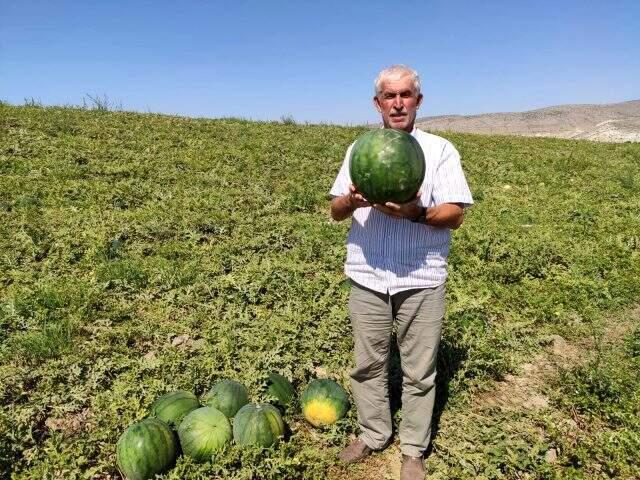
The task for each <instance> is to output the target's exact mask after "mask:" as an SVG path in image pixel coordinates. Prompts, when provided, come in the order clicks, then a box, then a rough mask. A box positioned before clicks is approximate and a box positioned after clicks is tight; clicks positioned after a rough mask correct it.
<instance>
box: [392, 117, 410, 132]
mask: <svg viewBox="0 0 640 480" xmlns="http://www.w3.org/2000/svg"><path fill="white" fill-rule="evenodd" d="M408 126H409V120H408V119H407V118H406V117H402V118H398V119H393V118H391V119H389V128H394V129H396V130H406V129H407V127H408Z"/></svg>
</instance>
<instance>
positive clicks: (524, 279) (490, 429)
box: [0, 103, 640, 479]
mask: <svg viewBox="0 0 640 480" xmlns="http://www.w3.org/2000/svg"><path fill="white" fill-rule="evenodd" d="M363 131H364V129H362V128H344V127H337V126H330V125H320V126H311V125H301V124H297V123H295V121H293V119H292V118H291V119H290V120H289V118H283V119H282V121H281V122H251V121H246V120H240V119H222V120H204V119H198V120H195V119H186V118H180V117H171V116H162V115H153V114H146V115H143V114H133V113H128V112H120V111H116V112H110V111H107V110H106V109H101V108H95V109H92V110H86V109H85V110H83V109H73V108H42V107H40V106H38V105H37V104H36V103H34V104H32V105H31V104H28V105H26V106H24V107H13V106H10V105H7V104H0V405H1V407H0V478H16V479H21V478H92V477H93V478H110V477H113V476H116V475H117V472H116V467H115V443H116V441H117V438H118V436H119V435H120V434H121V433H122V431H124V429H125V428H126V426H127V425H129V424H130V423H131V422H133V421H135V420H138V419H141V418H143V417H144V416H145V415H146V414H147V412H148V407H149V406H150V405H151V403H152V402H153V400H154V399H155V398H157V397H158V396H159V395H161V394H163V393H166V392H168V391H170V390H172V389H178V388H181V389H186V390H191V391H194V392H195V393H196V394H198V395H201V394H203V393H204V392H206V391H207V390H208V389H209V388H210V386H211V385H212V383H213V382H214V381H215V380H217V379H220V378H235V379H237V380H239V381H241V382H242V383H244V384H245V385H246V386H247V387H248V389H249V391H250V393H251V396H252V398H253V399H254V400H260V399H264V398H267V397H266V395H267V394H266V391H265V385H266V380H267V374H268V372H270V371H278V372H280V373H282V374H285V375H286V376H288V377H289V378H291V379H293V380H294V383H295V384H296V386H297V387H298V389H300V388H301V387H303V386H304V385H305V384H306V383H307V382H308V381H309V380H310V379H311V378H315V377H316V376H317V375H318V372H321V373H325V372H326V375H328V376H329V377H331V378H334V379H336V380H338V381H339V382H340V383H342V384H343V385H345V386H346V387H348V380H347V378H348V372H349V369H350V368H351V364H352V348H353V345H352V340H351V336H350V335H351V332H350V328H349V322H348V316H347V311H346V304H347V294H348V288H347V287H346V283H345V281H344V278H343V274H342V263H343V260H344V255H345V250H344V240H345V237H346V233H347V229H348V224H347V223H341V224H336V223H334V222H332V221H331V220H330V219H329V215H328V201H327V193H328V191H329V189H330V186H331V183H332V181H333V178H334V176H335V175H336V173H337V171H338V168H339V165H340V162H341V160H342V157H343V155H344V151H345V150H346V147H347V146H348V145H349V143H350V142H352V141H353V140H354V138H355V137H356V136H357V135H359V134H360V133H362V132H363ZM447 137H448V138H449V139H450V140H451V141H452V142H453V143H454V144H455V145H456V147H457V148H458V149H459V150H460V152H461V154H462V157H463V163H464V167H465V171H466V172H467V177H468V180H469V183H470V186H471V189H472V191H473V193H474V198H475V200H476V205H475V206H474V207H473V208H472V209H471V210H469V212H468V214H467V217H466V220H465V224H464V225H463V227H462V228H461V229H460V230H458V231H456V232H455V234H454V244H453V248H452V252H451V256H450V278H449V283H448V313H447V318H446V324H445V330H444V339H443V347H442V351H441V355H440V361H439V372H440V374H439V378H438V382H439V394H438V411H437V418H438V425H437V434H436V436H435V439H434V451H433V454H432V456H431V457H430V459H429V462H428V467H429V470H430V473H431V475H432V476H434V478H634V476H638V475H639V474H638V472H637V467H636V465H638V464H639V463H640V462H639V459H638V454H637V453H636V452H638V451H639V450H638V448H636V447H637V445H638V438H639V436H640V426H639V425H638V422H637V418H638V415H637V414H638V411H637V405H638V401H637V400H638V399H637V393H636V392H637V391H639V390H640V389H639V388H638V386H639V385H638V379H637V377H636V376H634V372H637V371H638V370H637V351H638V346H637V333H630V334H629V335H630V336H629V337H628V339H627V340H626V342H627V343H626V344H625V345H627V346H625V347H624V348H623V347H621V346H619V345H618V346H611V347H610V348H607V349H603V350H602V352H601V354H600V355H599V356H598V358H597V360H593V361H592V362H590V363H586V364H583V365H579V366H576V367H575V368H568V369H567V371H566V372H563V373H562V375H561V376H560V377H558V378H559V380H558V383H557V384H554V383H552V382H550V383H549V388H550V392H548V393H549V396H550V398H551V408H550V410H546V411H543V412H542V413H540V412H537V413H535V412H534V413H532V412H530V411H526V410H522V411H518V410H516V411H507V412H505V411H502V410H497V409H491V408H484V407H482V406H479V405H475V404H474V401H475V399H476V398H477V394H478V392H482V391H486V390H487V389H491V388H492V386H493V385H494V382H495V381H497V380H500V379H502V378H503V377H504V376H505V375H507V374H513V373H515V372H517V371H518V368H519V366H520V365H521V364H522V363H523V362H525V361H526V360H527V359H529V358H531V356H532V355H534V354H536V353H537V352H540V351H542V350H544V348H545V345H546V343H545V342H547V340H546V339H548V337H549V335H552V334H555V335H561V336H563V337H564V338H566V339H568V340H575V341H579V340H580V339H584V338H592V337H594V335H596V336H597V332H598V331H601V332H605V335H606V330H602V328H600V327H601V325H603V323H602V320H603V318H606V317H609V316H611V315H614V316H615V315H619V314H621V312H624V311H626V310H625V309H626V308H628V307H629V306H630V305H632V304H633V303H634V302H637V299H638V296H639V294H640V261H639V260H640V242H639V241H638V233H637V232H638V231H640V216H639V215H638V212H639V211H640V145H637V144H617V145H608V144H596V143H589V142H580V141H569V140H555V139H527V138H516V137H488V136H474V135H459V134H451V135H447ZM632 322H637V318H635V319H633V320H632ZM182 334H187V335H189V336H190V337H191V339H192V340H193V342H190V343H189V342H187V343H186V344H183V345H181V346H179V347H174V346H172V339H173V338H174V337H175V336H177V335H182ZM603 379H606V380H603ZM634 402H635V403H634ZM399 414H400V413H398V415H399ZM554 415H559V416H561V418H565V417H567V418H569V419H574V418H577V419H578V421H576V420H574V421H575V422H576V425H577V428H573V427H571V428H572V430H571V432H573V433H572V434H571V435H568V434H567V432H566V431H565V430H563V428H564V427H562V425H564V424H563V423H561V422H557V421H555V420H556V417H554ZM63 419H67V420H68V421H69V422H70V423H69V425H74V427H73V428H71V427H69V426H67V427H66V428H63V427H60V428H57V427H56V428H54V427H53V426H55V425H65V424H64V423H61V422H62V420H63ZM74 419H77V420H78V421H77V422H75V423H74V422H73V421H72V420H74ZM80 419H81V421H80ZM286 421H287V423H288V424H289V426H290V428H291V430H292V435H291V438H290V439H289V441H287V442H284V443H282V444H281V445H280V446H279V447H278V448H275V449H272V450H267V451H265V452H259V451H241V450H239V449H237V448H236V447H230V448H229V449H228V451H225V452H224V453H223V454H221V455H220V456H219V458H217V459H216V462H214V463H210V464H204V465H194V464H192V463H191V462H190V461H189V460H188V459H180V460H179V461H178V464H177V465H176V467H175V468H174V469H173V470H172V471H171V472H170V473H169V474H168V475H167V478H174V479H177V478H185V479H198V478H211V477H213V478H236V479H241V478H274V479H275V478H291V479H293V478H302V477H304V478H325V476H326V474H327V472H332V471H334V469H335V468H336V467H335V466H334V463H335V460H334V456H335V453H336V452H337V450H338V449H339V447H340V446H342V445H344V443H345V442H346V441H347V437H348V435H349V434H350V433H353V432H355V429H356V421H355V412H354V411H353V409H352V410H351V411H350V413H349V415H348V416H347V418H346V419H345V420H344V421H342V422H341V423H340V424H339V425H337V426H335V427H334V428H332V429H329V430H326V431H318V430H314V429H312V428H310V427H308V426H307V425H306V424H305V422H304V421H302V419H301V416H300V414H299V412H298V411H297V410H296V409H293V410H292V411H290V412H288V413H287V415H286ZM550 448H555V449H556V450H557V454H558V459H557V461H555V462H553V463H551V462H547V461H546V460H545V455H546V454H547V452H548V450H549V449H550ZM347 474H348V472H347Z"/></svg>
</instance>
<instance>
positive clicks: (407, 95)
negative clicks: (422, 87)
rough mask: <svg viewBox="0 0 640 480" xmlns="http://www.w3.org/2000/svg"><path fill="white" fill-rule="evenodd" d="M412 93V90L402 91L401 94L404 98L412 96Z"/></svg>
mask: <svg viewBox="0 0 640 480" xmlns="http://www.w3.org/2000/svg"><path fill="white" fill-rule="evenodd" d="M411 95H412V94H411V92H402V93H401V94H400V96H401V97H402V98H411Z"/></svg>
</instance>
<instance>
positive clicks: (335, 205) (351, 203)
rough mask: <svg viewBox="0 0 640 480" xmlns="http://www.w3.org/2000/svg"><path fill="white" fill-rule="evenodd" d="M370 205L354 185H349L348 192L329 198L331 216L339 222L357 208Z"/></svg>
mask: <svg viewBox="0 0 640 480" xmlns="http://www.w3.org/2000/svg"><path fill="white" fill-rule="evenodd" d="M370 206H371V204H370V203H369V202H368V201H367V199H366V198H364V197H363V196H362V194H361V193H360V192H358V190H357V189H356V187H355V186H354V185H349V193H347V194H345V195H342V196H341V197H335V198H334V199H333V200H331V218H333V219H334V220H336V221H338V222H339V221H340V220H344V219H345V218H348V217H349V216H350V215H351V214H352V213H353V212H354V211H355V210H356V209H357V208H362V207H370Z"/></svg>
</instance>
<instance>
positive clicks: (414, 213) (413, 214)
mask: <svg viewBox="0 0 640 480" xmlns="http://www.w3.org/2000/svg"><path fill="white" fill-rule="evenodd" d="M421 194H422V192H418V193H417V194H416V196H415V197H414V198H413V200H410V201H408V202H407V203H393V202H387V203H385V204H384V205H381V204H379V203H376V204H375V205H373V208H375V209H376V210H380V211H381V212H382V213H386V214H387V215H391V216H392V217H396V218H406V219H409V220H413V219H414V218H417V217H418V215H420V214H421V213H422V205H421V204H420V195H421Z"/></svg>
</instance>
